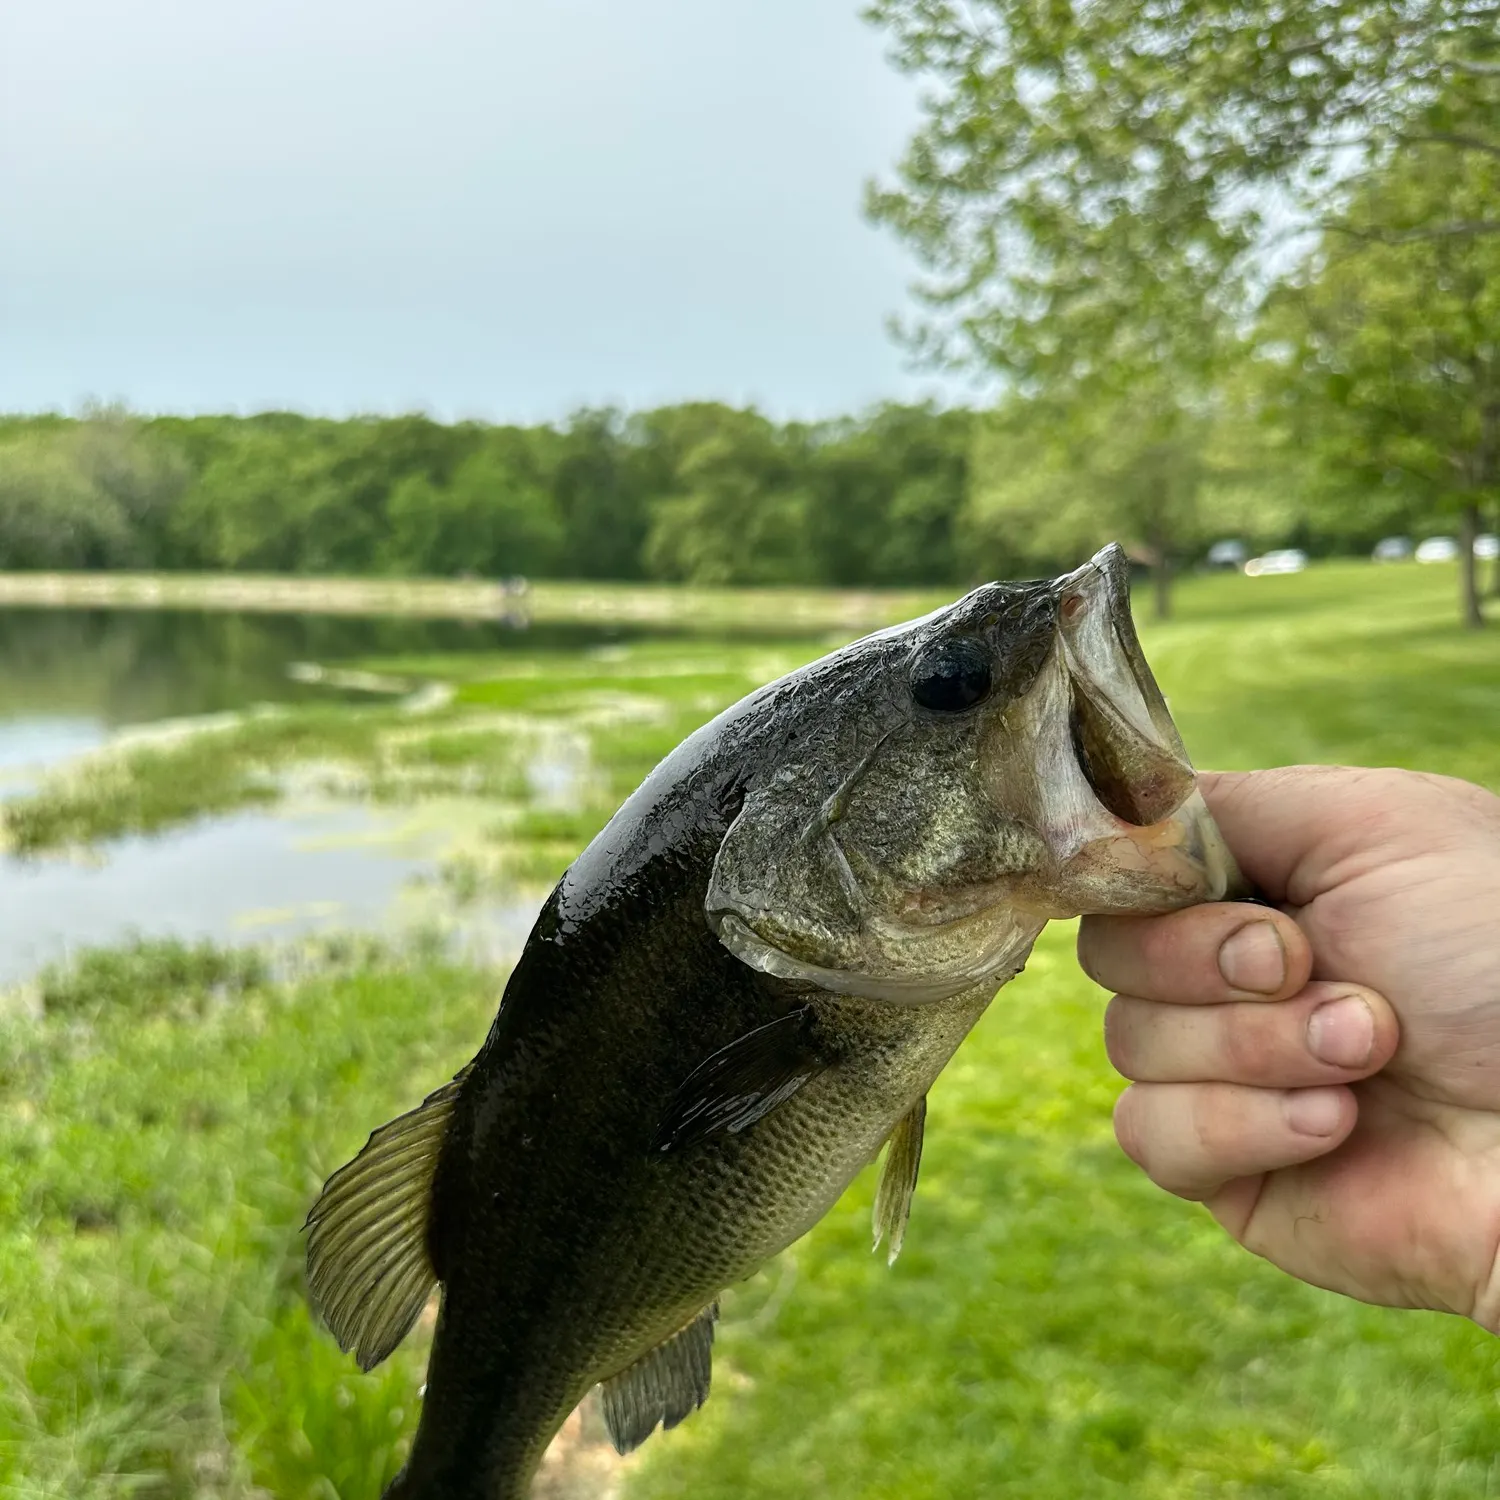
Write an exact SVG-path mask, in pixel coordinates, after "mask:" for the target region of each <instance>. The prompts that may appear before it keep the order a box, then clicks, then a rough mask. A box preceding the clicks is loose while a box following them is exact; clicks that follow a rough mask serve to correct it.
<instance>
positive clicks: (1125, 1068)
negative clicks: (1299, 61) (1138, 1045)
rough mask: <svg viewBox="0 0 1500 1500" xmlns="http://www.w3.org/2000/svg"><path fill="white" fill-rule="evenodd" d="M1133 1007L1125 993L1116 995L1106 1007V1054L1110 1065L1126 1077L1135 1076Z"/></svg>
mask: <svg viewBox="0 0 1500 1500" xmlns="http://www.w3.org/2000/svg"><path fill="white" fill-rule="evenodd" d="M1132 1009H1133V1007H1132V1006H1131V1004H1130V1002H1129V1000H1127V999H1126V998H1125V997H1124V996H1123V995H1116V996H1115V997H1114V999H1113V1000H1111V1001H1110V1002H1109V1004H1108V1005H1107V1006H1106V1007H1105V1009H1104V1055H1105V1056H1106V1057H1107V1058H1108V1059H1109V1065H1110V1067H1112V1068H1113V1069H1114V1070H1115V1072H1117V1073H1120V1074H1122V1075H1123V1076H1124V1077H1126V1078H1130V1077H1133V1076H1134V1062H1135V1059H1134V1045H1133V1043H1134V1030H1135V1028H1134V1027H1133V1026H1132V1024H1131V1014H1130V1012H1131V1010H1132Z"/></svg>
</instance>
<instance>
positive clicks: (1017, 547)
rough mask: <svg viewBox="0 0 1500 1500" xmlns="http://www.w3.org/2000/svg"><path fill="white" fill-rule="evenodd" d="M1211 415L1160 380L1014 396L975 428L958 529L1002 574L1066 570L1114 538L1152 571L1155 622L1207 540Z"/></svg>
mask: <svg viewBox="0 0 1500 1500" xmlns="http://www.w3.org/2000/svg"><path fill="white" fill-rule="evenodd" d="M1211 432H1212V416H1211V414H1210V413H1209V412H1207V411H1197V412H1193V411H1189V410H1187V409H1185V408H1184V406H1183V404H1182V402H1181V401H1180V400H1179V399H1178V398H1177V395H1176V393H1175V392H1173V391H1171V390H1168V389H1166V388H1165V383H1163V384H1162V385H1159V386H1157V387H1156V388H1153V387H1152V386H1150V385H1149V384H1146V383H1142V384H1141V385H1139V386H1137V387H1136V388H1135V389H1133V390H1131V391H1129V392H1124V393H1121V394H1120V395H1119V396H1118V397H1116V398H1115V399H1113V400H1111V401H1107V402H1093V403H1089V404H1086V405H1085V404H1081V403H1068V404H1065V405H1063V406H1060V407H1059V406H1051V405H1050V404H1049V403H1046V402H1043V401H1039V400H1031V401H1028V400H1024V399H1022V398H1013V399H1012V400H1010V401H1009V402H1006V403H1005V404H1004V405H1002V406H1001V408H1000V410H999V411H998V412H997V413H996V414H995V415H994V416H993V417H992V418H991V419H990V420H989V421H988V422H987V423H985V424H984V426H983V427H982V428H981V431H980V436H979V438H978V440H977V441H976V444H975V453H974V459H973V479H972V484H971V491H970V501H969V509H968V511H967V513H966V516H965V530H966V535H967V538H968V541H969V544H970V546H971V547H972V548H973V549H974V551H975V552H976V553H977V554H978V555H980V556H985V557H987V558H988V559H991V560H992V561H993V564H994V565H995V567H996V570H997V571H998V570H999V569H1001V568H1006V567H1012V568H1013V567H1015V566H1016V565H1017V563H1025V564H1028V565H1030V566H1032V567H1037V566H1041V567H1043V568H1045V569H1048V570H1053V571H1056V570H1061V569H1063V568H1068V567H1073V566H1076V564H1077V563H1078V562H1079V561H1080V560H1081V559H1082V558H1085V557H1088V556H1089V555H1091V554H1092V553H1093V552H1094V551H1095V550H1096V549H1097V548H1099V547H1101V546H1103V545H1104V543H1106V542H1109V541H1113V540H1120V541H1123V542H1124V543H1125V544H1126V548H1127V551H1128V552H1129V553H1130V554H1131V556H1132V557H1133V558H1134V559H1136V560H1138V561H1142V562H1146V563H1148V564H1149V565H1150V567H1151V574H1152V581H1153V585H1154V589H1153V592H1154V601H1155V610H1156V617H1157V618H1158V619H1165V618H1167V616H1168V615H1169V614H1170V613H1171V580H1172V575H1173V573H1174V571H1175V570H1176V567H1177V566H1178V565H1179V564H1180V563H1181V562H1182V561H1184V560H1185V559H1186V558H1187V557H1188V556H1189V555H1190V554H1191V552H1192V551H1193V550H1194V549H1195V548H1196V547H1197V546H1198V545H1199V544H1200V543H1201V542H1202V541H1203V540H1204V539H1205V537H1206V534H1207V531H1208V529H1209V527H1210V525H1211V523H1212V521H1213V519H1214V517H1212V516H1210V514H1209V513H1208V511H1207V509H1206V508H1205V505H1204V503H1203V502H1204V496H1205V485H1206V480H1207V478H1208V445H1209V440H1210V435H1211Z"/></svg>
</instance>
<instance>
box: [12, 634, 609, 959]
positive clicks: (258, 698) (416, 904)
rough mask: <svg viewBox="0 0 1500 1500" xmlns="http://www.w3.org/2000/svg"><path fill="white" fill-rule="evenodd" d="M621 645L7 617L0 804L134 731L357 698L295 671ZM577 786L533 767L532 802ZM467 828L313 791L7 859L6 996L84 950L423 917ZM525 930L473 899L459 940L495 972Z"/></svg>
mask: <svg viewBox="0 0 1500 1500" xmlns="http://www.w3.org/2000/svg"><path fill="white" fill-rule="evenodd" d="M621 633H622V632H620V631H619V630H614V629H600V628H586V627H579V628H572V627H548V628H545V629H542V628H534V629H519V628H516V627H514V626H507V625H505V624H502V623H499V622H495V621H475V622H473V623H472V624H470V623H468V622H459V621H421V620H410V619H381V620H362V619H351V618H347V617H337V618H324V617H311V618H308V617H295V616H277V615H253V614H199V613H187V612H171V611H162V612H152V611H129V610H120V611H96V610H78V611H71V610H69V611H61V610H58V611H53V610H0V799H3V798H5V797H13V796H16V795H18V794H20V793H22V792H24V791H25V790H27V789H28V788H29V787H31V786H33V785H34V784H35V782H36V781H37V779H38V777H39V776H40V775H41V774H43V773H45V772H46V771H47V770H48V769H49V768H53V767H56V766H57V765H59V764H60V763H62V762H65V761H67V760H68V759H69V758H71V757H73V756H76V755H78V754H80V753H83V752H86V751H89V750H93V749H96V748H97V747H99V746H101V745H103V744H105V743H107V742H108V741H109V740H110V739H111V738H112V737H114V736H115V735H117V734H119V733H121V732H125V731H130V730H132V729H134V728H136V727H137V726H141V725H146V724H154V723H158V722H161V721H165V720H173V719H181V718H185V717H194V716H199V715H206V714H214V713H223V712H226V711H232V710H236V709H244V708H249V707H252V706H254V705H256V704H262V703H289V702H306V701H318V700H322V701H329V700H330V699H339V698H353V699H359V698H361V697H366V698H367V697H368V694H366V693H361V692H359V691H355V690H351V689H349V688H347V687H343V688H340V687H334V686H329V685H328V684H327V683H326V682H318V681H310V680H308V679H309V677H311V676H312V675H313V674H310V673H308V672H306V671H305V670H304V671H299V670H296V669H297V668H298V666H299V664H301V665H303V666H305V664H307V663H310V662H318V663H328V662H338V661H357V660H359V659H361V658H368V657H374V656H394V655H425V654H437V653H441V654H444V655H447V654H452V653H463V652H469V651H476V652H477V651H483V652H487V653H493V652H496V651H518V652H519V651H525V652H528V653H534V652H537V651H549V650H557V651H563V652H571V651H580V650H584V649H586V648H588V647H591V646H597V645H601V644H604V643H607V642H609V641H613V640H618V639H619V638H620V636H621ZM554 760H555V762H556V763H554ZM576 773H577V767H576V766H574V765H572V764H571V763H570V762H569V761H568V759H567V757H566V756H562V757H560V758H559V757H554V758H553V759H545V758H544V759H542V760H540V761H539V762H538V763H537V764H536V765H535V766H534V767H532V768H531V776H532V780H533V782H534V784H535V790H536V792H537V794H538V796H539V797H540V798H541V799H542V800H553V801H559V802H562V801H566V799H567V797H568V795H569V788H570V786H571V785H572V778H573V777H574V776H575V775H576ZM472 818H473V809H472V808H469V809H467V810H465V809H462V808H444V807H442V806H441V805H434V806H430V807H425V806H424V807H419V808H416V809H412V808H405V809H402V808H394V809H392V808H372V807H368V806H364V805H351V804H349V803H340V802H339V801H337V800H335V799H332V798H329V797H327V796H316V795H314V796H309V797H300V798H295V799H292V800H291V801H289V802H288V803H287V804H286V805H283V806H279V807H276V808H273V809H270V810H266V811H260V810H257V811H250V812H242V813H237V814H235V815H233V816H229V817H219V818H212V819H206V820H203V821H201V822H198V823H195V824H193V825H191V826H189V827H186V828H182V829H176V830H173V831H170V832H167V833H164V834H162V835H160V836H157V837H151V838H126V839H121V840H117V841H115V842H113V843H110V844H108V845H106V846H104V847H103V848H102V849H100V850H98V851H96V853H95V854H94V855H92V856H90V857H89V858H88V859H82V858H78V857H44V858H41V859H34V860H18V859H15V858H12V857H9V856H4V857H0V986H5V985H12V984H14V983H16V982H17V981H19V980H22V979H24V978H25V977H26V976H28V975H29V974H32V973H34V972H35V971H36V970H37V969H38V968H40V967H41V966H42V965H44V964H46V963H48V962H50V961H53V960H56V959H58V958H61V957H64V956H65V955H66V954H67V953H69V952H70V951H73V950H75V949H77V948H79V947H83V946H92V945H97V944H105V943H114V942H118V941H121V940H123V939H126V938H128V937H130V936H131V935H134V934H140V935H143V936H149V937H157V936H170V937H178V938H183V939H198V938H210V939H215V940H218V941H252V940H262V939H281V938H287V937H292V936H297V935H301V934H304V933H307V932H311V931H316V930H319V929H327V928H350V927H353V928H368V929H379V930H382V931H390V930H391V928H392V926H393V924H396V925H399V924H400V923H412V924H414V923H417V922H420V921H423V920H427V919H430V918H431V917H432V915H433V914H434V907H435V905H436V902H437V897H438V893H437V892H435V891H434V890H433V888H432V887H431V885H430V884H427V883H424V881H423V880H422V877H423V875H424V874H425V873H427V872H430V871H431V870H432V868H433V866H434V864H435V862H436V861H437V860H438V859H439V858H440V857H441V855H442V854H443V852H444V851H445V849H447V848H449V847H450V846H451V844H452V842H453V840H454V838H455V837H457V836H458V835H460V834H461V833H462V832H463V830H464V828H465V827H466V825H468V824H470V823H472ZM533 915H534V904H533V903H529V902H512V903H506V902H503V901H487V902H480V903H477V904H476V905H475V906H474V907H473V909H472V910H470V911H468V912H466V914H465V920H464V923H463V925H462V929H461V931H460V932H459V934H458V936H459V938H460V940H461V941H462V943H463V944H464V945H465V947H466V948H467V949H468V950H470V951H471V953H472V955H473V956H477V957H491V958H502V957H505V956H508V955H509V954H511V953H513V952H514V951H515V949H516V948H517V947H518V946H519V943H520V942H521V941H522V940H523V939H524V936H525V933H526V931H527V930H528V928H529V926H530V923H531V920H532V917H533ZM475 950H477V951H475Z"/></svg>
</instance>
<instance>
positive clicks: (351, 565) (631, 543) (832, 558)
mask: <svg viewBox="0 0 1500 1500" xmlns="http://www.w3.org/2000/svg"><path fill="white" fill-rule="evenodd" d="M1035 414H1036V413H1034V412H1033V411H1032V410H1031V409H1030V408H1028V407H1026V406H1021V405H1017V404H1015V403H1010V404H1007V405H1006V406H1004V407H1002V408H1001V410H1000V411H998V412H982V413H977V412H972V411H966V410H961V409H949V410H942V409H938V408H936V407H934V406H931V405H912V406H902V405H886V406H881V407H878V408H876V409H875V410H873V411H870V412H867V413H865V414H863V415H862V416H859V417H850V418H847V419H844V420H840V421H831V422H824V423H801V422H786V423H776V422H773V421H771V420H770V419H768V418H767V417H765V416H764V415H762V414H761V413H759V412H756V411H753V410H741V409H737V408H734V407H728V406H723V405H718V404H714V403H706V402H704V403H691V404H686V405H681V406H672V407H664V408H660V409H658V410H655V411H648V412H642V413H637V414H633V415H625V414H621V413H618V412H613V411H585V412H580V413H578V414H577V415H575V416H574V417H573V418H571V419H570V420H569V421H567V422H565V423H563V424H559V425H557V426H548V425H540V426H532V427H507V426H491V425H486V424H481V423H476V422H464V423H456V424H445V423H440V422H436V421H433V420H431V419H430V418H428V417H425V416H416V415H412V416H399V417H386V418H353V419H348V420H341V421H340V420H331V419H326V418H316V417H307V416H301V415H297V414H295V413H287V412H268V413H263V414H260V415H256V416H248V417H224V416H203V417H155V418H150V419H145V418H140V417H135V416H132V415H130V414H129V413H127V412H123V411H119V410H107V409H106V410H97V411H93V412H90V413H87V414H85V415H84V416H81V417H78V418H64V417H59V416H38V417H12V418H7V419H3V420H0V568H14V569H36V568H61V569H112V568H149V569H167V570H182V571H219V570H226V571H242V572H269V573H301V574H388V575H397V576H413V577H415V576H439V577H465V576H472V577H491V578H496V577H507V576H512V575H518V574H519V575H524V576H529V577H563V578H601V579H602V578H612V579H654V580H661V581H684V582H692V583H701V584H821V585H833V586H843V587H849V586H860V585H863V586H899V585H928V584H931V585H953V586H955V587H958V586H964V585H967V584H969V583H973V582H976V581H978V580H980V579H982V578H990V577H1006V576H1019V575H1024V574H1033V573H1038V572H1046V571H1049V570H1053V569H1061V568H1065V567H1068V566H1071V565H1073V564H1074V563H1076V561H1077V559H1078V557H1079V556H1080V555H1083V554H1084V553H1086V552H1087V550H1088V549H1089V548H1091V547H1093V546H1095V545H1097V544H1099V543H1101V542H1103V541H1105V540H1108V539H1110V538H1111V537H1114V536H1121V537H1123V538H1124V539H1125V540H1126V541H1127V542H1128V543H1130V544H1131V546H1132V550H1133V552H1134V553H1135V555H1136V556H1137V557H1138V558H1139V559H1141V560H1143V561H1147V562H1150V561H1155V560H1157V559H1158V558H1159V557H1160V556H1161V555H1169V556H1170V558H1171V559H1172V560H1173V562H1174V563H1175V564H1177V565H1178V566H1183V565H1188V564H1190V563H1192V562H1193V561H1194V560H1195V559H1197V558H1198V557H1200V556H1201V554H1202V551H1203V549H1204V548H1205V547H1206V546H1207V545H1208V544H1209V543H1210V542H1211V541H1213V540H1214V539H1215V538H1216V537H1221V536H1225V535H1236V536H1241V537H1244V538H1245V539H1247V540H1248V541H1249V542H1250V543H1251V544H1252V545H1257V546H1269V545H1274V544H1278V543H1283V544H1298V545H1302V546H1304V547H1308V548H1310V549H1312V550H1313V551H1315V552H1320V553H1327V552H1335V551H1350V550H1354V551H1359V550H1364V549H1365V548H1367V547H1368V546H1369V544H1370V543H1371V542H1372V541H1373V540H1374V539H1376V538H1377V537H1378V536H1380V535H1383V534H1384V533H1385V532H1387V531H1389V530H1392V529H1411V528H1412V527H1417V528H1420V527H1422V526H1423V525H1429V526H1430V525H1436V524H1440V521H1441V518H1440V517H1437V516H1432V515H1429V514H1427V509H1426V507H1425V505H1424V501H1423V497H1422V496H1421V495H1419V494H1417V493H1416V492H1414V491H1412V490H1410V489H1406V488H1401V487H1399V486H1397V487H1392V486H1382V485H1379V484H1376V485H1375V486H1374V487H1373V488H1372V489H1371V490H1370V491H1369V493H1367V494H1365V495H1364V497H1363V499H1362V500H1361V502H1360V503H1357V504H1352V505H1350V504H1345V503H1343V502H1342V499H1340V500H1338V501H1337V502H1334V501H1331V500H1330V498H1329V497H1328V496H1327V495H1325V494H1323V493H1321V492H1320V491H1318V490H1317V489H1316V487H1315V486H1314V485H1313V483H1312V482H1311V480H1310V477H1309V476H1308V475H1307V474H1305V473H1304V474H1302V475H1301V476H1298V477H1292V476H1288V475H1287V474H1286V473H1282V474H1281V476H1280V478H1281V483H1280V485H1279V486H1278V485H1277V484H1275V483H1272V482H1269V480H1267V478H1266V474H1267V473H1268V472H1269V471H1268V470H1266V471H1261V472H1260V474H1259V477H1258V479H1257V480H1256V482H1253V483H1252V482H1249V481H1246V480H1243V479H1237V478H1236V475H1235V467H1234V466H1235V464H1236V463H1239V464H1241V465H1242V466H1243V467H1244V468H1245V470H1246V471H1247V472H1248V471H1249V470H1251V469H1252V468H1253V466H1254V465H1253V461H1252V460H1251V459H1250V458H1248V457H1245V456H1243V455H1241V456H1240V457H1238V458H1234V457H1231V456H1228V455H1230V454H1231V452H1232V450H1233V448H1234V444H1235V442H1236V441H1243V440H1244V434H1243V433H1242V432H1241V433H1235V432H1232V431H1231V430H1230V428H1231V426H1232V423H1230V422H1229V421H1228V419H1225V420H1223V421H1220V422H1219V423H1218V425H1217V426H1215V425H1214V423H1213V422H1211V421H1210V420H1209V419H1208V418H1206V417H1205V418H1200V419H1198V425H1197V427H1195V428H1194V429H1193V430H1191V431H1188V430H1187V429H1186V427H1185V425H1180V426H1178V427H1177V428H1175V429H1173V430H1170V431H1168V430H1162V431H1160V432H1159V433H1152V432H1151V431H1150V430H1149V427H1148V425H1147V424H1149V423H1150V422H1151V421H1152V420H1153V418H1152V415H1151V413H1150V412H1148V411H1145V410H1144V409H1143V410H1141V411H1140V412H1139V413H1136V414H1128V415H1127V418H1126V419H1122V418H1121V416H1120V413H1119V412H1118V411H1116V412H1114V413H1111V414H1109V415H1108V416H1106V415H1105V414H1102V413H1101V414H1100V415H1099V416H1098V417H1097V418H1096V419H1095V428H1094V430H1092V431H1090V430H1087V424H1085V423H1084V422H1083V421H1082V419H1080V421H1079V422H1078V424H1077V425H1076V429H1075V434H1074V435H1075V439H1076V441H1077V442H1079V443H1080V444H1083V445H1086V447H1087V451H1088V465H1089V470H1088V472H1087V474H1083V473H1080V472H1079V471H1077V470H1076V469H1075V468H1073V467H1071V466H1070V465H1069V463H1067V462H1064V461H1063V459H1064V452H1063V450H1062V449H1060V448H1051V447H1049V446H1048V445H1049V444H1052V443H1053V442H1054V441H1055V434H1054V433H1053V431H1052V429H1051V427H1049V426H1047V425H1046V424H1045V423H1043V422H1041V421H1038V422H1037V423H1036V425H1035V426H1034V427H1032V426H1030V425H1029V418H1030V417H1031V416H1033V415H1035ZM1122 420H1123V422H1124V425H1122V426H1115V425H1112V424H1114V423H1118V422H1121V421H1122ZM1153 443H1159V444H1160V452H1158V451H1157V450H1156V449H1155V448H1154V447H1153V446H1152V445H1153ZM1195 446H1196V447H1197V448H1199V449H1204V450H1208V449H1212V450H1213V453H1214V454H1220V453H1221V454H1223V455H1226V456H1225V457H1224V458H1223V460H1222V462H1221V463H1219V469H1220V470H1222V472H1219V473H1218V474H1217V477H1216V478H1214V479H1212V480H1211V481H1208V480H1205V479H1204V476H1203V474H1201V473H1199V472H1197V470H1196V469H1195V470H1194V472H1193V473H1191V474H1188V475H1181V476H1179V475H1176V474H1174V473H1173V472H1171V471H1172V470H1173V467H1174V465H1183V464H1195V465H1196V464H1206V465H1212V464H1214V463H1215V462H1218V460H1217V459H1215V458H1214V457H1212V456H1211V455H1210V456H1203V455H1201V454H1200V455H1197V456H1194V455H1193V454H1192V453H1191V452H1190V450H1192V449H1193V448H1194V447H1195ZM1262 457H1264V458H1265V459H1266V461H1267V463H1270V462H1272V461H1273V460H1274V458H1275V455H1274V454H1266V455H1262ZM1133 465H1134V466H1139V467H1141V468H1143V469H1148V470H1149V472H1147V473H1144V474H1140V475H1137V474H1134V473H1133V472H1132V466H1133ZM1049 466H1050V467H1049ZM1283 467H1284V466H1283ZM1044 470H1045V471H1046V473H1047V480H1046V482H1045V483H1043V482H1042V478H1041V475H1042V473H1043V471H1044ZM1190 486H1191V488H1192V493H1189V492H1188V491H1189V487H1190ZM1237 486H1238V487H1237ZM1154 507H1159V508H1160V509H1161V510H1162V512H1163V513H1164V514H1163V515H1161V516H1158V515H1157V514H1156V511H1155V509H1154ZM1153 548H1156V549H1159V550H1158V551H1153V550H1152V549H1153Z"/></svg>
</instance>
